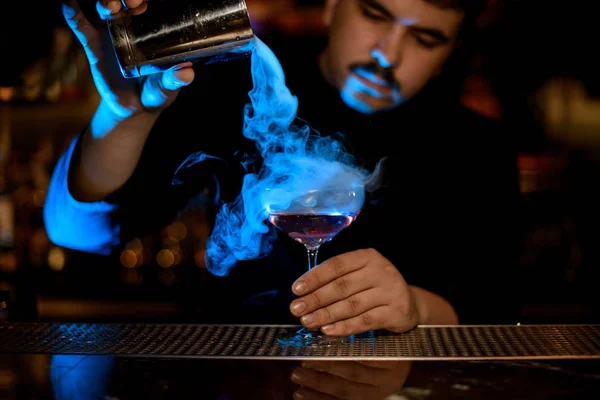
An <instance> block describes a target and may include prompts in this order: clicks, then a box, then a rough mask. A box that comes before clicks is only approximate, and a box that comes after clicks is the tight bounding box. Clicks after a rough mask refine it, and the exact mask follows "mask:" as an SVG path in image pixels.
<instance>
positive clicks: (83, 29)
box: [62, 0, 102, 65]
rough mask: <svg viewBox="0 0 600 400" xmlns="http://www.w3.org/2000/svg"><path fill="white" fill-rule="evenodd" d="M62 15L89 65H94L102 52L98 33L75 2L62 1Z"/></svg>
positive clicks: (70, 0)
mask: <svg viewBox="0 0 600 400" xmlns="http://www.w3.org/2000/svg"><path fill="white" fill-rule="evenodd" d="M62 13H63V17H64V18H65V21H66V22H67V25H69V28H71V30H72V31H73V33H74V34H75V36H76V37H77V39H78V40H79V42H80V43H81V45H82V46H83V49H84V50H85V54H86V55H87V58H88V60H89V62H90V64H91V65H94V64H96V63H97V62H98V60H99V59H100V56H101V52H102V47H101V44H100V34H99V32H98V31H97V30H96V28H95V27H94V26H93V25H92V24H91V23H90V22H89V21H88V19H87V18H86V16H85V15H84V13H83V11H81V8H80V7H79V4H78V3H77V0H65V1H63V3H62Z"/></svg>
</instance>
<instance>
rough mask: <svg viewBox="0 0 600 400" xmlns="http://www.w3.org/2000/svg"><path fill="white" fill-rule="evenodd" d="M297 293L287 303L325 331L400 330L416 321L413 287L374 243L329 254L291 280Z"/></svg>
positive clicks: (341, 333)
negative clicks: (292, 299) (367, 246)
mask: <svg viewBox="0 0 600 400" xmlns="http://www.w3.org/2000/svg"><path fill="white" fill-rule="evenodd" d="M292 291H293V292H294V294H295V295H297V296H300V297H299V298H297V299H296V300H294V301H293V302H292V303H291V305H290V310H291V312H292V314H294V315H295V316H297V317H301V318H300V322H301V323H302V325H304V326H305V327H307V328H316V327H321V330H322V331H323V333H325V334H327V335H332V336H333V335H335V336H337V335H339V336H344V335H352V334H358V333H362V332H366V331H368V330H372V329H387V330H390V331H394V332H405V331H408V330H410V329H412V328H413V327H414V326H415V325H417V324H418V323H419V314H418V310H417V302H416V299H415V295H414V292H413V291H412V290H411V288H410V287H409V286H408V285H407V283H406V281H405V280H404V278H403V277H402V275H401V274H400V272H398V270H397V269H396V267H395V266H394V265H393V264H392V263H391V262H390V261H389V260H388V259H386V258H385V257H383V256H382V255H381V254H380V253H379V252H377V251H376V250H373V249H368V250H357V251H352V252H349V253H345V254H341V255H339V256H336V257H333V258H331V259H329V260H327V261H325V262H323V263H321V264H320V265H318V266H316V267H315V268H313V269H312V270H310V271H308V272H307V273H306V274H304V275H303V276H302V277H300V278H299V279H298V280H297V281H296V282H295V283H294V285H293V286H292Z"/></svg>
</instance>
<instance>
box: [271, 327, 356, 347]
mask: <svg viewBox="0 0 600 400" xmlns="http://www.w3.org/2000/svg"><path fill="white" fill-rule="evenodd" d="M352 337H353V336H328V335H326V334H324V333H323V332H321V330H320V329H319V328H311V329H308V328H304V327H302V328H300V329H298V330H295V331H292V332H285V333H284V334H283V335H281V336H280V337H278V338H277V341H278V342H279V344H281V345H282V346H283V347H288V346H290V347H308V346H330V345H333V344H337V343H345V342H348V341H350V340H352Z"/></svg>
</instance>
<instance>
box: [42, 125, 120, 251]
mask: <svg viewBox="0 0 600 400" xmlns="http://www.w3.org/2000/svg"><path fill="white" fill-rule="evenodd" d="M80 140H81V137H80V136H77V137H76V138H75V139H74V140H73V141H72V142H71V144H70V145H69V147H68V148H67V149H66V151H65V152H64V153H63V154H62V156H61V157H60V159H59V160H58V162H57V164H56V166H55V168H54V172H53V174H52V178H51V180H50V185H49V187H48V193H47V195H46V201H45V204H44V223H45V225H46V231H47V233H48V236H49V238H50V240H51V241H52V242H53V243H55V244H57V245H59V246H63V247H67V248H71V249H74V250H81V251H86V252H90V253H96V254H104V255H108V254H110V253H111V251H112V249H113V248H114V247H115V246H116V245H118V243H119V233H120V227H119V224H118V223H117V222H116V221H115V220H114V218H112V215H113V213H114V212H115V211H116V210H117V208H118V206H117V205H115V204H110V203H107V202H104V201H96V202H83V201H80V200H77V199H75V197H73V195H72V194H71V191H70V190H69V185H68V175H69V167H70V165H71V161H72V158H73V154H74V153H75V152H76V150H77V149H78V147H79V142H80Z"/></svg>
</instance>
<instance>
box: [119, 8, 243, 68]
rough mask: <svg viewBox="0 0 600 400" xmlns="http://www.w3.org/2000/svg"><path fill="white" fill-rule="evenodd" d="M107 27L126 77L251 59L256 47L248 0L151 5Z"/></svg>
mask: <svg viewBox="0 0 600 400" xmlns="http://www.w3.org/2000/svg"><path fill="white" fill-rule="evenodd" d="M107 24H108V30H109V32H110V36H111V40H112V44H113V47H114V50H115V54H116V56H117V60H118V62H119V66H120V68H121V72H122V74H123V76H124V77H126V78H136V77H140V76H143V75H149V74H153V73H157V72H162V71H166V70H168V69H169V68H171V67H173V66H175V65H177V64H180V63H182V62H186V61H190V62H203V63H205V64H208V63H213V62H219V61H228V60H231V59H234V58H240V57H248V56H249V55H250V53H251V52H252V50H253V49H254V46H255V42H254V32H253V30H252V26H251V23H250V17H249V15H248V8H247V6H246V2H245V1H244V0H214V1H210V0H148V1H146V2H145V3H144V4H143V5H142V6H140V7H138V8H136V9H126V10H123V11H121V12H119V13H117V14H114V15H113V16H112V17H111V18H110V19H109V20H108V22H107Z"/></svg>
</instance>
